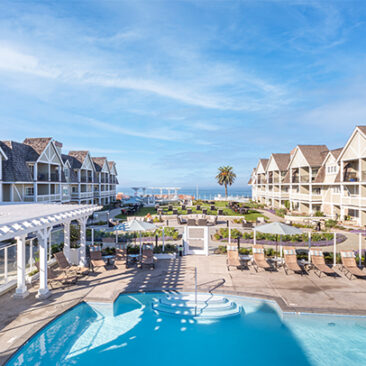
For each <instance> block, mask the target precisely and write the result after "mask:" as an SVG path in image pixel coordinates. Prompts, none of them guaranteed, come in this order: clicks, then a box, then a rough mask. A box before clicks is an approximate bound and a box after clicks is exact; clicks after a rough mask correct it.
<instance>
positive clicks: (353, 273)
mask: <svg viewBox="0 0 366 366" xmlns="http://www.w3.org/2000/svg"><path fill="white" fill-rule="evenodd" d="M341 260H342V266H341V271H342V272H343V271H344V274H345V276H346V277H347V278H348V279H349V280H352V278H356V277H365V276H366V273H365V272H363V271H362V270H361V269H360V268H359V267H358V266H357V263H356V258H355V254H354V253H353V250H341Z"/></svg>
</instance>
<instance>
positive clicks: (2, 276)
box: [0, 239, 38, 288]
mask: <svg viewBox="0 0 366 366" xmlns="http://www.w3.org/2000/svg"><path fill="white" fill-rule="evenodd" d="M25 249H26V252H25V254H26V256H25V260H26V273H27V274H28V273H30V272H32V271H33V270H35V269H36V266H35V258H36V257H37V256H38V246H37V245H36V244H35V242H34V240H32V239H31V240H30V241H28V242H27V244H26V246H25ZM16 278H17V245H16V244H8V245H5V246H3V247H0V288H1V287H2V286H6V285H8V284H10V283H15V281H16Z"/></svg>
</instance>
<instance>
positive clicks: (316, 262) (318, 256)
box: [310, 249, 337, 278]
mask: <svg viewBox="0 0 366 366" xmlns="http://www.w3.org/2000/svg"><path fill="white" fill-rule="evenodd" d="M310 255H311V263H312V265H313V266H314V272H315V274H316V275H317V276H318V277H319V278H320V277H321V275H322V273H324V274H325V275H336V274H337V273H336V272H335V271H334V269H332V268H330V267H329V266H328V265H326V264H325V260H324V256H323V252H322V251H321V250H320V249H310Z"/></svg>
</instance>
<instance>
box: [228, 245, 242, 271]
mask: <svg viewBox="0 0 366 366" xmlns="http://www.w3.org/2000/svg"><path fill="white" fill-rule="evenodd" d="M226 251H227V259H226V264H227V269H228V270H229V271H230V267H235V268H237V269H242V268H243V265H242V264H241V262H240V257H239V252H238V247H237V246H231V245H228V246H227V247H226Z"/></svg>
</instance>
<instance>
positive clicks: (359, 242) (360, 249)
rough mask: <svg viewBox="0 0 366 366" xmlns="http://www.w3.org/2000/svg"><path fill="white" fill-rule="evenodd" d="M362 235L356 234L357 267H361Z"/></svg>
mask: <svg viewBox="0 0 366 366" xmlns="http://www.w3.org/2000/svg"><path fill="white" fill-rule="evenodd" d="M361 251H362V234H361V233H359V234H358V265H359V266H360V267H361V262H362V253H361Z"/></svg>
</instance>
